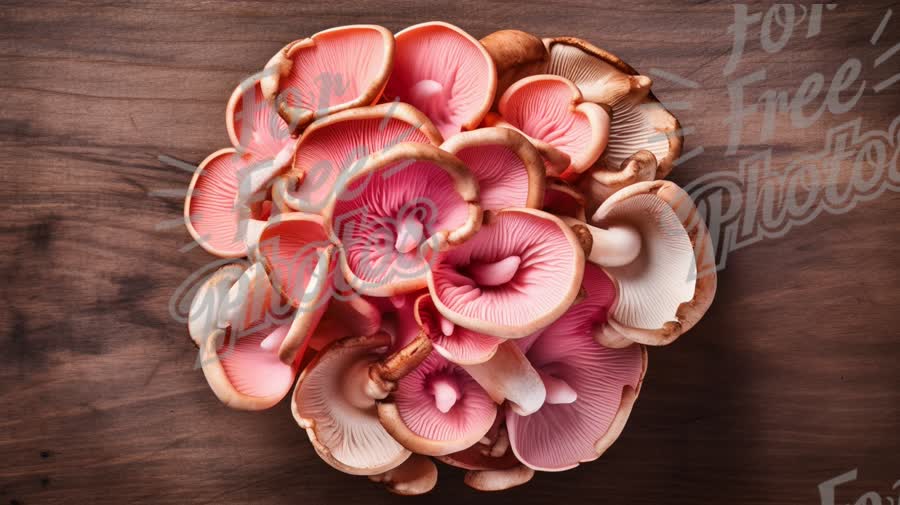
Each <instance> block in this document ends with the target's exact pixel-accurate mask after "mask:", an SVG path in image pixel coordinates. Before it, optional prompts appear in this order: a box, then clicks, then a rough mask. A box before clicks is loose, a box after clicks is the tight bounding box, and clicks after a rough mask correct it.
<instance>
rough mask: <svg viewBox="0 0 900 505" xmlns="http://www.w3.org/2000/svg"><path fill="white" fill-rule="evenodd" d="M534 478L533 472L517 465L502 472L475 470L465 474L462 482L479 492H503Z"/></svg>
mask: <svg viewBox="0 0 900 505" xmlns="http://www.w3.org/2000/svg"><path fill="white" fill-rule="evenodd" d="M532 477H534V470H532V469H531V468H528V467H527V466H525V465H517V466H514V467H512V468H507V469H503V470H475V471H470V472H466V476H465V477H464V478H463V482H465V483H466V485H467V486H469V487H471V488H473V489H477V490H479V491H504V490H507V489H510V488H514V487H516V486H521V485H522V484H525V483H527V482H528V481H530V480H531V479H532Z"/></svg>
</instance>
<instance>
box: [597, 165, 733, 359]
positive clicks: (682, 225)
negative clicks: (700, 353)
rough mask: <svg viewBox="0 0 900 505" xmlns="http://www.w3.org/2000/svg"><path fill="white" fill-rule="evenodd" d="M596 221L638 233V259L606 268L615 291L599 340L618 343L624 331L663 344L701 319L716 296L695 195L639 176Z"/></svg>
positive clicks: (635, 338)
mask: <svg viewBox="0 0 900 505" xmlns="http://www.w3.org/2000/svg"><path fill="white" fill-rule="evenodd" d="M651 218H652V219H651ZM593 221H594V222H595V223H596V224H597V225H598V226H601V227H604V228H607V227H610V226H617V225H618V226H621V225H625V226H630V227H633V228H634V229H637V230H638V232H639V233H640V235H641V252H640V255H639V256H638V258H637V259H636V260H635V261H633V262H632V263H630V264H628V265H625V266H621V267H608V268H606V271H607V272H608V273H609V275H610V276H611V277H612V278H613V280H614V281H615V282H616V285H617V288H618V297H617V299H616V303H615V304H614V305H613V307H612V309H611V310H610V313H609V321H608V324H607V325H606V327H604V331H603V334H602V335H598V338H600V341H601V342H602V343H605V344H607V345H621V344H623V343H626V342H623V341H622V337H624V338H625V339H627V340H628V341H634V342H639V343H642V344H647V345H665V344H668V343H671V342H672V341H673V340H675V339H676V338H678V336H680V335H681V334H682V333H684V332H685V331H687V330H689V329H690V328H691V327H692V326H693V325H694V324H696V323H697V321H699V320H700V318H701V317H702V316H703V314H704V313H706V310H707V309H708V308H709V306H710V304H712V300H713V297H714V296H715V291H716V266H715V257H714V251H713V246H712V241H711V239H710V236H709V232H708V231H707V229H706V225H705V224H704V222H703V217H702V216H701V215H700V213H699V212H697V208H696V207H695V206H694V202H693V201H692V200H691V197H690V195H688V194H687V193H685V192H684V190H682V189H681V188H679V187H678V186H677V185H675V184H674V183H672V182H669V181H650V182H639V183H637V184H633V185H631V186H628V187H626V188H624V189H622V190H620V191H617V192H616V193H614V194H613V195H612V196H610V197H609V198H608V199H607V200H606V201H605V202H603V204H602V205H601V206H600V208H599V209H597V212H596V213H595V214H594V216H593ZM617 342H618V343H617Z"/></svg>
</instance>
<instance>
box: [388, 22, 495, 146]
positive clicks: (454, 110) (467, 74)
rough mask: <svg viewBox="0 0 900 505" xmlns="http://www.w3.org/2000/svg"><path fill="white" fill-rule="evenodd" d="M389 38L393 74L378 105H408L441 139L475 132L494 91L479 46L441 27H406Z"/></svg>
mask: <svg viewBox="0 0 900 505" xmlns="http://www.w3.org/2000/svg"><path fill="white" fill-rule="evenodd" d="M395 38H396V41H397V53H396V58H395V60H394V69H393V72H392V73H391V77H390V79H389V80H388V82H387V86H386V87H385V89H384V98H383V99H384V100H386V101H394V100H397V101H401V102H406V103H409V104H411V105H413V106H414V107H416V108H417V109H419V110H421V111H422V112H424V113H425V115H427V116H428V117H429V118H430V119H431V121H432V122H433V123H434V124H435V125H436V126H437V127H438V129H439V130H440V131H441V134H442V135H443V136H444V137H447V138H449V137H450V136H452V135H454V134H456V133H459V132H460V131H466V130H473V129H475V128H477V127H478V125H479V123H481V120H482V118H483V117H484V115H485V114H486V113H487V111H488V110H489V109H490V107H491V102H493V100H494V92H495V90H496V88H497V71H496V69H495V68H494V63H493V61H492V60H491V57H490V55H489V54H488V53H487V51H486V50H485V49H484V46H482V45H481V43H480V42H478V40H476V39H475V38H473V37H472V36H471V35H469V34H468V33H466V32H464V31H463V30H461V29H460V28H458V27H456V26H453V25H451V24H448V23H442V22H429V23H422V24H418V25H415V26H410V27H409V28H406V29H405V30H401V31H400V32H398V33H397V35H396V36H395Z"/></svg>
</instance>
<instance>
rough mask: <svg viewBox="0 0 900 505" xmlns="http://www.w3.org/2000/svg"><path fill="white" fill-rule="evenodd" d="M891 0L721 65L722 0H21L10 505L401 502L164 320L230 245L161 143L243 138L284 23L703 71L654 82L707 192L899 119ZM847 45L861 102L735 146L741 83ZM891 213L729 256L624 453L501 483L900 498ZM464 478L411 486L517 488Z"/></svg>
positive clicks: (12, 78)
mask: <svg viewBox="0 0 900 505" xmlns="http://www.w3.org/2000/svg"><path fill="white" fill-rule="evenodd" d="M749 8H750V10H751V12H757V11H760V10H763V9H765V8H766V6H764V5H758V4H751V5H750V7H749ZM888 8H892V9H893V11H894V15H893V18H892V19H891V20H890V23H889V25H888V28H887V29H886V30H885V32H884V34H883V35H882V37H881V40H880V41H879V43H878V44H877V45H876V46H873V45H872V44H870V42H869V38H870V35H871V34H872V33H873V32H874V31H875V29H876V28H877V26H878V23H879V21H880V19H881V17H882V15H883V13H884V12H885V11H886V10H887V9H888ZM898 10H900V9H898V6H897V4H893V5H891V3H890V2H858V3H852V4H840V5H839V6H838V7H837V9H835V10H834V11H826V12H825V17H824V21H823V29H822V35H820V36H818V37H813V38H811V39H805V38H804V37H803V33H802V32H801V31H799V30H798V31H797V33H795V35H794V37H793V38H792V40H791V41H790V42H789V44H788V45H787V47H786V48H785V49H784V50H783V51H781V52H779V53H777V54H767V53H766V52H765V51H763V50H762V49H761V48H760V45H759V43H758V42H753V41H751V42H750V43H749V44H748V46H747V49H746V54H745V57H744V60H743V62H742V64H741V66H740V67H739V68H738V70H737V71H736V72H735V74H734V75H732V76H725V75H723V71H722V69H723V66H724V64H725V61H726V60H727V58H728V56H729V54H730V51H731V36H730V35H729V34H728V33H727V32H726V29H727V27H728V25H729V24H731V23H732V21H733V12H734V9H733V8H732V7H731V6H730V5H726V4H720V3H713V2H709V3H706V2H698V3H695V4H689V3H683V2H675V1H663V2H647V1H638V2H630V3H625V4H623V3H613V2H603V3H598V4H596V5H595V4H594V3H592V2H571V3H565V2H552V3H548V2H536V1H524V2H523V1H515V2H512V1H504V2H493V3H487V2H472V1H468V0H467V1H463V2H457V3H438V4H434V5H427V6H426V5H424V4H420V3H417V2H404V1H399V0H377V1H374V2H350V1H347V0H334V1H330V2H318V3H317V2H277V3H268V2H253V1H239V2H228V3H225V2H221V3H220V2H200V3H192V2H175V1H170V0H153V1H149V2H121V3H120V2H108V3H97V2H86V1H67V2H63V1H58V2H39V3H35V2H24V1H21V2H18V1H13V2H3V7H2V10H0V27H2V31H0V62H2V63H0V68H2V69H3V71H2V72H0V89H2V92H3V98H4V99H3V103H2V105H0V110H2V113H0V167H2V172H0V209H2V210H3V214H4V217H5V220H4V223H3V224H2V225H0V230H2V240H0V252H2V254H0V272H2V274H3V279H2V280H3V284H4V287H3V291H2V293H3V299H2V302H3V303H2V305H0V324H2V331H3V333H2V336H0V405H2V409H3V416H2V417H0V462H2V463H0V504H2V503H9V504H32V503H109V504H122V503H159V504H169V503H171V504H184V503H196V504H203V503H216V504H221V503H248V502H252V503H257V504H268V503H272V504H274V503H297V502H304V503H388V502H394V501H395V500H397V498H395V497H393V496H391V495H388V494H387V493H385V492H384V491H382V490H381V489H379V488H378V487H377V486H375V485H373V484H370V483H369V482H368V481H367V480H365V479H361V478H357V477H350V476H346V475H343V474H341V473H338V472H337V471H334V470H332V469H331V468H329V467H327V466H326V465H325V464H324V463H322V462H320V461H319V460H318V459H317V458H316V456H315V454H314V453H313V451H312V449H311V448H310V446H309V444H308V442H307V440H306V436H305V434H304V433H303V431H301V430H300V429H298V428H297V426H296V425H295V423H294V421H293V420H292V418H291V416H290V412H289V409H288V406H287V404H286V402H283V403H282V404H281V405H278V406H277V407H276V408H274V409H272V410H269V411H266V412H264V413H258V414H247V413H240V412H234V411H230V410H227V409H226V408H224V407H223V406H221V405H220V404H219V403H218V402H217V400H216V399H215V398H214V396H213V395H212V394H211V393H210V392H209V391H208V388H207V386H206V383H205V381H204V379H203V377H202V374H201V373H199V372H198V371H196V370H194V369H193V362H194V349H193V347H192V345H191V344H190V342H189V341H188V339H187V337H186V330H185V327H184V324H183V323H182V322H180V321H177V320H176V319H174V318H173V317H172V315H171V314H170V312H169V302H170V298H171V297H172V295H173V293H174V292H175V290H176V288H177V287H178V286H179V284H180V283H181V282H182V281H184V279H185V278H187V277H188V276H189V275H190V274H191V273H192V272H194V271H196V270H197V269H199V268H202V267H203V266H204V265H207V264H208V263H210V262H211V261H213V258H212V257H210V256H208V255H206V254H205V253H203V252H202V251H201V250H199V249H198V248H193V249H189V250H187V251H185V252H180V248H182V247H183V246H185V245H186V244H188V243H189V241H190V238H189V236H188V235H187V233H186V232H185V231H184V229H183V228H182V227H178V226H172V225H170V223H171V222H172V221H173V220H176V219H178V217H179V216H180V212H181V199H182V197H181V196H180V194H179V193H178V192H179V191H183V190H184V189H185V188H186V187H187V183H188V181H189V178H190V174H189V173H188V172H187V171H183V170H179V169H177V168H173V167H171V166H168V165H166V164H163V163H160V161H159V160H158V156H160V155H168V156H172V157H175V158H178V159H183V160H188V161H191V162H197V161H199V160H201V159H202V158H203V157H204V156H205V155H206V154H207V153H209V152H212V151H213V150H216V149H218V148H219V147H222V146H225V145H226V144H227V137H226V135H225V131H224V125H223V121H222V119H223V111H224V104H225V100H226V99H227V97H228V95H229V93H230V91H231V90H232V89H233V87H234V86H235V84H236V83H237V82H239V81H240V79H241V78H242V77H244V76H246V75H248V74H250V73H251V72H253V71H254V70H256V69H258V68H259V67H260V66H261V65H262V64H263V63H264V62H265V61H266V60H267V58H268V57H269V56H270V55H271V54H272V53H273V52H274V51H276V50H277V49H278V48H279V47H281V45H282V44H284V43H285V42H287V41H290V40H292V39H294V38H297V37H299V36H303V35H307V34H310V33H314V32H315V31H318V30H320V29H323V28H326V27H330V26H336V25H341V24H349V23H359V22H369V23H379V24H382V25H384V26H386V27H388V28H390V29H394V30H396V29H400V28H402V27H404V26H407V25H410V24H413V23H416V22H420V21H424V20H428V19H444V20H448V21H451V22H454V23H456V24H458V25H460V26H462V27H463V28H465V29H467V30H469V31H470V32H471V33H472V34H474V35H475V36H479V37H480V36H484V35H486V34H487V33H489V32H491V31H493V30H496V29H500V28H507V27H510V28H520V29H524V30H528V31H531V32H534V33H537V34H541V35H563V34H566V35H575V36H579V37H583V38H586V39H589V40H592V41H594V42H595V43H597V44H598V45H601V46H603V47H605V48H607V49H609V50H611V51H613V52H615V53H617V54H618V55H620V56H621V57H623V58H624V59H626V60H627V61H628V62H630V63H632V64H633V65H634V66H636V67H637V68H639V69H640V70H642V71H643V72H647V73H650V71H651V70H653V69H660V70H663V71H667V72H670V73H674V74H677V75H681V76H684V77H687V78H689V79H691V80H693V81H696V82H697V83H699V84H701V87H700V88H691V87H686V86H684V85H682V84H678V83H675V82H671V81H667V80H666V79H663V78H658V77H657V78H656V84H655V85H654V90H655V91H656V93H657V94H658V95H659V96H660V98H661V99H662V100H663V101H666V102H684V103H686V104H688V107H687V108H686V109H685V110H679V111H677V115H678V116H679V118H680V119H681V121H682V124H683V125H684V126H685V127H688V126H690V127H692V128H694V130H693V131H692V132H691V133H689V134H688V135H687V140H686V144H687V146H686V151H688V150H690V149H692V148H694V147H696V146H703V147H704V149H705V151H704V152H703V154H701V155H699V156H697V157H696V158H694V159H692V160H690V161H689V162H687V163H685V164H684V165H682V166H679V167H678V168H677V169H676V171H675V173H674V174H673V176H672V178H673V179H674V180H675V181H677V182H679V183H681V184H687V183H689V182H690V181H693V180H695V179H696V178H697V177H700V176H701V175H703V174H705V173H709V172H711V171H721V170H736V169H737V165H738V161H739V159H740V158H741V156H742V155H746V154H749V153H752V152H753V151H754V150H755V149H759V148H762V147H766V146H769V145H771V146H773V147H774V150H773V164H774V166H776V167H784V166H786V165H787V163H788V162H790V161H791V160H792V159H795V158H797V157H799V156H801V155H803V154H809V153H815V152H817V151H819V150H821V149H822V147H823V142H824V137H825V134H826V132H827V130H828V129H829V128H831V127H833V126H836V125H839V124H841V123H843V122H845V121H848V120H851V119H855V118H857V117H858V118H861V121H862V126H863V128H865V129H872V128H882V129H884V128H886V127H887V125H888V124H890V122H891V121H892V120H893V119H894V118H895V117H896V116H897V115H898V113H900V107H898V104H900V100H898V93H900V92H898V85H896V84H895V85H894V86H893V87H891V88H889V89H885V90H883V91H881V92H880V93H875V92H874V91H872V89H871V88H872V83H874V82H878V81H881V80H884V79H887V78H888V77H890V76H891V75H892V74H893V73H895V72H896V71H897V68H898V66H897V63H896V62H897V61H898V60H897V58H900V56H898V57H895V58H894V59H893V60H889V61H888V62H887V63H884V64H882V65H880V66H878V67H877V68H875V67H874V66H873V62H874V60H875V58H877V57H878V55H879V54H881V53H882V52H884V51H885V50H887V49H888V48H890V47H891V46H893V45H894V44H897V43H898V40H900V31H898V30H897V29H896V26H897V23H900V12H898ZM757 33H758V28H757ZM849 56H855V57H858V58H859V59H860V60H861V61H862V62H863V63H864V68H865V70H864V73H863V77H864V78H865V79H867V81H868V82H869V85H868V86H867V91H866V92H865V94H864V95H863V97H862V98H861V100H860V102H859V104H858V105H857V107H855V108H854V109H853V110H852V111H850V112H848V113H845V114H842V115H839V116H835V115H832V114H830V113H827V112H826V113H825V114H824V115H823V117H822V118H821V119H820V120H819V121H818V122H817V123H815V124H814V125H812V126H811V127H809V128H806V129H794V128H792V127H791V126H790V123H789V121H788V120H787V119H786V117H787V115H786V114H779V116H778V121H777V122H776V134H775V136H774V138H773V140H772V141H771V142H763V143H761V142H759V141H758V138H757V137H758V132H759V127H760V118H759V117H758V116H755V117H751V118H749V119H748V121H747V124H746V133H745V137H744V146H743V147H742V150H741V151H740V152H739V153H738V155H737V156H726V153H725V151H726V145H727V142H728V127H727V126H726V125H725V120H726V117H727V115H728V111H729V94H728V91H727V85H728V83H729V82H731V81H733V79H734V78H735V77H736V76H741V75H746V74H747V73H750V72H752V71H754V70H757V69H760V68H766V70H767V79H766V81H764V82H762V83H758V84H754V85H752V86H750V87H749V88H748V94H749V96H753V97H758V96H759V94H760V93H762V92H763V91H765V90H766V89H776V88H777V89H783V90H791V92H792V93H793V92H794V90H796V88H797V86H798V85H799V83H800V82H801V81H802V80H803V78H805V77H806V76H807V75H809V74H811V73H813V72H821V73H823V74H824V76H825V77H826V79H829V80H830V79H831V76H832V75H833V74H834V72H835V70H836V69H837V68H838V67H839V65H840V63H841V62H842V61H844V59H846V58H847V57H849ZM895 147H896V146H895ZM895 163H896V160H895ZM182 194H183V193H182ZM898 210H900V196H898V195H897V193H894V192H890V191H889V192H885V193H884V194H883V195H881V196H880V197H879V198H876V199H873V200H871V201H868V202H863V203H860V204H859V205H858V206H856V208H854V209H853V210H852V211H850V212H847V213H843V214H839V215H833V214H828V213H826V214H823V215H821V216H819V217H817V218H816V219H815V220H813V221H812V222H811V223H809V224H807V225H804V226H801V227H797V228H795V229H793V230H791V231H790V232H788V233H787V234H786V235H785V236H783V237H781V238H777V239H769V240H764V241H761V242H759V243H757V244H755V245H752V246H749V247H746V248H744V249H741V250H739V251H736V252H734V253H733V254H731V255H729V257H728V263H727V268H726V269H725V270H724V271H722V272H721V273H720V278H719V279H720V280H719V286H720V289H719V294H718V296H717V299H716V302H715V304H714V305H713V307H712V309H711V310H710V312H709V313H708V315H707V316H706V319H705V320H704V321H703V322H702V323H701V324H700V325H699V326H697V327H696V328H695V329H694V330H693V331H691V332H690V333H689V334H688V335H687V336H686V337H684V338H682V339H681V340H679V341H678V342H677V343H676V344H675V345H673V346H670V347H667V348H662V349H653V350H652V351H651V353H650V370H649V374H648V377H647V381H646V383H645V386H644V390H643V394H642V396H641V398H640V400H639V401H638V403H637V406H636V408H635V411H634V414H633V415H632V419H631V422H630V423H629V425H628V427H627V429H626V430H625V433H624V434H623V436H622V438H621V439H620V440H619V441H618V442H617V443H616V444H615V445H614V446H613V447H612V449H611V450H610V451H609V452H608V453H607V454H606V455H605V456H604V457H603V458H601V459H600V460H598V461H597V462H595V463H592V464H587V465H583V466H582V467H580V468H578V469H576V470H573V471H571V472H567V473H564V474H558V475H554V474H542V475H538V476H537V477H536V478H535V479H534V481H533V482H532V483H530V484H529V485H527V486H525V487H523V488H520V489H516V490H512V491H510V492H508V493H507V494H506V495H504V496H503V498H502V499H504V500H510V501H513V500H515V503H523V504H525V503H546V502H550V501H565V502H567V503H598V502H615V503H633V504H650V503H671V504H675V503H685V504H695V503H711V502H738V503H748V504H749V503H770V502H774V503H785V504H786V503H798V504H799V503H818V500H819V491H818V488H817V486H818V484H819V483H820V482H823V481H825V480H828V479H830V478H832V477H834V476H837V475H839V474H842V473H844V472H846V471H848V470H852V469H854V468H858V469H859V470H858V471H859V476H858V479H857V480H856V481H855V482H853V483H848V484H846V485H842V486H841V487H840V488H839V491H838V500H837V501H838V503H847V502H851V503H852V502H854V501H855V500H856V499H857V497H858V496H860V495H861V494H862V493H864V492H866V491H876V492H878V493H879V494H881V495H883V496H893V497H896V495H897V492H896V491H891V486H892V485H893V483H894V482H895V481H896V480H897V479H898V478H900V456H898V454H900V435H898V421H897V420H898V414H900V371H898V366H897V363H898V358H900V347H898V344H900V342H898V336H900V333H898V327H900V312H898V311H897V309H896V307H897V306H898V304H900V290H898V286H900V282H898V281H900V274H898V269H897V265H898V264H900V253H898V246H900V240H898V239H900V227H898V226H897V224H896V223H895V221H894V219H895V218H896V216H897V211H898ZM461 477H462V474H461V472H459V471H456V470H453V469H449V468H446V467H442V468H441V480H440V483H439V487H438V489H437V490H436V491H435V492H434V493H432V494H431V495H429V496H428V497H425V498H420V499H414V500H411V501H413V502H421V503H454V504H458V503H459V502H460V499H464V500H466V501H467V502H469V503H473V504H475V503H490V502H491V501H493V500H496V499H497V497H496V496H491V495H486V494H479V493H475V492H474V491H471V490H469V489H468V488H466V487H464V486H463V485H462V483H461Z"/></svg>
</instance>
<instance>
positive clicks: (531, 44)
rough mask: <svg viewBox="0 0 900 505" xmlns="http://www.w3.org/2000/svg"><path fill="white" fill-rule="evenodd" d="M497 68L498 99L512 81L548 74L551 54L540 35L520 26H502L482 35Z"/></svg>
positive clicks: (485, 46)
mask: <svg viewBox="0 0 900 505" xmlns="http://www.w3.org/2000/svg"><path fill="white" fill-rule="evenodd" d="M481 44H482V45H483V46H484V48H485V49H486V50H487V52H488V54H490V55H491V59H492V60H494V66H495V67H496V68H497V99H498V100H499V98H500V96H501V95H503V92H504V91H506V89H507V88H509V86H510V85H512V83H514V82H516V81H518V80H519V79H522V78H523V77H528V76H530V75H536V74H546V73H547V64H548V63H549V62H550V54H549V53H548V52H547V48H546V47H545V46H544V43H543V41H542V40H541V39H539V38H538V37H535V36H534V35H532V34H530V33H527V32H523V31H520V30H499V31H496V32H494V33H491V34H490V35H488V36H486V37H484V38H483V39H481Z"/></svg>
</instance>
